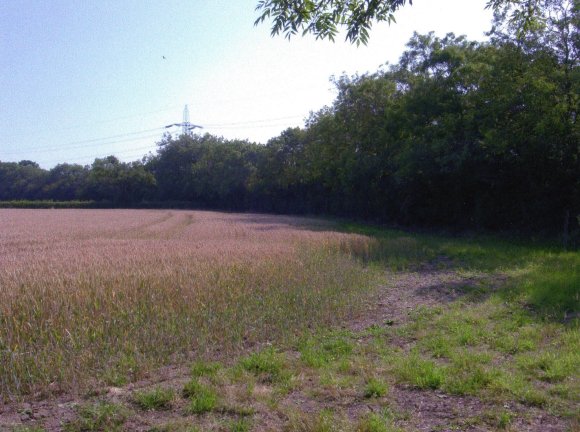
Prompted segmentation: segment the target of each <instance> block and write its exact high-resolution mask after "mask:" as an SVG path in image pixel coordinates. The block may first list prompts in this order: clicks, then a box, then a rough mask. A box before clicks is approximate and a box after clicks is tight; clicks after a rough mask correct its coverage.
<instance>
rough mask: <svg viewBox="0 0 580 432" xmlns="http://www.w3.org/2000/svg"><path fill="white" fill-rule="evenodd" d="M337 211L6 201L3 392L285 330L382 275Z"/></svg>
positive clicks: (349, 308)
mask: <svg viewBox="0 0 580 432" xmlns="http://www.w3.org/2000/svg"><path fill="white" fill-rule="evenodd" d="M371 242H372V241H371V239H370V238H369V237H367V236H363V235H359V234H344V233H337V232H333V231H332V229H331V225H330V224H329V223H325V222H320V221H316V220H306V219H295V218H290V217H273V216H260V215H240V214H223V213H212V212H194V211H146V210H143V211H138V210H126V211H125V210H7V209H6V210H0V365H1V367H0V391H1V393H2V395H4V397H13V396H18V395H23V394H27V393H30V392H36V391H41V392H43V391H47V389H48V390H50V391H53V390H55V389H56V390H58V391H71V390H73V391H74V390H81V389H85V390H86V388H87V386H91V385H93V384H100V383H103V382H104V383H106V384H109V385H122V384H124V383H127V382H129V381H133V380H135V379H138V378H139V377H140V376H141V374H143V373H144V372H145V371H147V370H151V368H154V367H158V366H160V365H163V364H168V363H175V362H178V361H180V360H184V359H192V358H197V357H198V356H202V355H207V354H208V353H212V352H220V351H221V352H224V351H225V352H228V351H231V350H234V349H238V348H243V347H251V346H253V345H255V344H257V343H267V342H272V341H273V342H283V341H284V340H287V339H288V338H289V337H293V336H295V335H297V334H300V333H301V332H303V331H304V329H308V328H314V327H317V326H320V325H328V324H333V323H337V322H339V321H340V320H342V319H345V318H347V317H349V316H354V315H356V313H357V312H358V311H359V310H360V307H361V304H362V300H363V298H364V297H365V296H364V295H362V294H363V293H369V292H370V290H371V288H372V287H373V286H374V285H376V284H374V283H372V281H371V276H370V274H369V273H368V272H365V271H362V266H361V264H360V263H359V262H358V261H357V259H354V258H353V257H352V256H351V255H353V254H355V255H358V256H361V255H364V251H365V250H366V249H368V248H369V245H370V244H371Z"/></svg>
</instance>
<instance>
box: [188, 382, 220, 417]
mask: <svg viewBox="0 0 580 432" xmlns="http://www.w3.org/2000/svg"><path fill="white" fill-rule="evenodd" d="M183 396H184V397H186V398H188V399H190V403H189V407H188V412H190V413H192V414H203V413H205V412H208V411H212V410H214V409H215V408H216V406H217V401H218V397H217V393H216V392H215V391H214V390H213V389H212V388H210V387H208V386H206V385H203V384H202V383H200V382H199V381H198V380H197V378H192V379H191V380H190V381H189V382H188V383H187V384H185V386H184V388H183Z"/></svg>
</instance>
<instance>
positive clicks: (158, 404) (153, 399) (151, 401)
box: [134, 387, 175, 410]
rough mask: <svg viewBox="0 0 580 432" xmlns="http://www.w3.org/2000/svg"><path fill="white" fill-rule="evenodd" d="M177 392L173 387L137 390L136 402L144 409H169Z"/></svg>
mask: <svg viewBox="0 0 580 432" xmlns="http://www.w3.org/2000/svg"><path fill="white" fill-rule="evenodd" d="M174 396H175V394H174V392H173V390H172V389H163V388H160V387H158V388H154V389H152V390H148V391H141V392H136V393H135V395H134V400H135V403H136V404H137V405H138V406H139V408H141V409H143V410H160V409H169V408H170V407H171V401H172V400H173V398H174Z"/></svg>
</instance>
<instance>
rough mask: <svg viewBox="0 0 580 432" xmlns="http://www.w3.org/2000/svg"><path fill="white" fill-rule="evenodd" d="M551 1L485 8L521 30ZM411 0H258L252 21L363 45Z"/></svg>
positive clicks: (509, 0) (495, 0) (497, 1)
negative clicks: (378, 25)
mask: <svg viewBox="0 0 580 432" xmlns="http://www.w3.org/2000/svg"><path fill="white" fill-rule="evenodd" d="M549 3H553V1H552V0H488V1H487V4H486V7H487V8H492V9H493V10H494V11H495V13H496V14H503V15H504V16H506V17H508V18H509V20H510V22H511V23H512V25H514V26H516V27H517V28H518V31H520V32H523V31H527V30H528V29H531V28H535V27H537V26H538V25H541V22H542V18H541V16H540V14H541V12H542V11H543V10H545V6H546V4H549ZM406 4H409V5H412V4H413V0H260V1H259V2H258V4H257V6H256V11H257V12H258V13H259V16H258V18H257V19H256V21H255V24H259V23H262V22H264V21H266V20H268V21H272V27H271V34H272V36H275V35H278V34H283V35H284V36H285V37H287V38H290V37H292V36H294V35H296V34H298V33H300V34H302V35H305V34H312V35H314V36H316V38H317V39H330V40H334V38H335V37H336V36H337V34H338V33H339V31H340V30H345V31H346V40H348V41H350V42H352V43H356V44H357V45H358V44H360V43H363V44H366V43H367V42H368V39H369V31H370V29H371V27H372V25H373V23H375V22H381V21H383V22H388V23H391V22H394V21H395V12H396V11H397V10H398V9H399V8H401V7H403V6H405V5H406Z"/></svg>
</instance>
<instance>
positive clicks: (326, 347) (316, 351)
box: [298, 332, 353, 368]
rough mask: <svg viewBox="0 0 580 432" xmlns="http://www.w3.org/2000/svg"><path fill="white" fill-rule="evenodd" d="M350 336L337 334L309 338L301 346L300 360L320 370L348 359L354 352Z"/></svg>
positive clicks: (341, 333)
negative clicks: (332, 363) (335, 362)
mask: <svg viewBox="0 0 580 432" xmlns="http://www.w3.org/2000/svg"><path fill="white" fill-rule="evenodd" d="M350 337H351V335H350V334H348V333H345V332H335V333H330V334H327V335H322V336H319V337H317V338H309V339H306V340H305V341H303V342H302V343H301V344H299V348H298V349H299V351H300V359H301V360H302V361H303V362H304V363H305V364H306V365H307V366H310V367H315V368H319V367H322V366H325V365H327V364H329V363H331V362H334V361H337V360H340V359H344V358H345V357H348V356H349V355H350V354H351V353H352V350H353V346H352V343H351V342H350V340H349V338H350Z"/></svg>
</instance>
